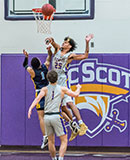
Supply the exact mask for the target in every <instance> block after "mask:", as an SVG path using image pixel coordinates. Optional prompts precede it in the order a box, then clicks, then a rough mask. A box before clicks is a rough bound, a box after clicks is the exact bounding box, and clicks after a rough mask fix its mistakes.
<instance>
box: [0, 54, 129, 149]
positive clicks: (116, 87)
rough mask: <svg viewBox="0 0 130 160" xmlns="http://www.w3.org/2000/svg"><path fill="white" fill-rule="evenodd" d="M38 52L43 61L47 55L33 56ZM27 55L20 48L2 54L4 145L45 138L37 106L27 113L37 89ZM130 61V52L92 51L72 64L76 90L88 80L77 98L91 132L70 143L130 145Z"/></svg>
mask: <svg viewBox="0 0 130 160" xmlns="http://www.w3.org/2000/svg"><path fill="white" fill-rule="evenodd" d="M34 56H38V57H39V58H40V59H41V60H42V61H43V62H44V61H45V58H46V55H44V56H43V55H30V59H31V57H34ZM23 59H24V56H23V55H22V56H21V55H19V56H18V55H15V54H14V55H9V54H7V55H5V54H4V55H2V57H1V64H2V71H1V74H2V80H1V83H2V85H1V86H2V94H1V101H2V103H1V111H2V112H1V124H2V125H1V136H0V142H1V145H40V144H41V139H42V135H41V131H40V127H39V121H38V117H37V113H36V111H35V110H34V111H33V114H32V117H31V119H30V120H28V119H27V111H28V108H29V105H30V104H31V102H32V100H33V99H34V96H35V94H34V87H33V84H32V81H31V80H30V76H29V75H28V73H27V72H26V71H25V70H24V68H23V67H22V62H23ZM129 64H130V54H89V58H88V59H85V60H82V61H74V62H73V63H72V64H70V67H69V71H68V79H69V81H68V82H69V83H68V84H69V86H70V87H71V89H72V90H75V89H76V84H77V83H80V84H81V86H82V89H81V93H80V96H79V97H78V98H75V99H74V103H75V105H76V106H77V107H78V108H79V110H80V113H81V117H82V119H83V121H84V122H85V123H86V125H87V126H88V131H87V133H86V135H84V136H77V138H76V139H75V140H73V141H72V142H69V145H70V146H130V123H129V122H130V116H129V115H130V109H129V108H130V107H129V104H130V103H129V101H130V93H129V92H130V65H129ZM5 66H6V67H5ZM16 82H17V83H16ZM9 126H11V127H9ZM68 136H70V130H69V135H68ZM56 144H57V145H59V140H58V141H57V139H56Z"/></svg>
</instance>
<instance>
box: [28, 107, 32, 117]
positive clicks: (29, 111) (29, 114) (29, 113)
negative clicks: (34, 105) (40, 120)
mask: <svg viewBox="0 0 130 160" xmlns="http://www.w3.org/2000/svg"><path fill="white" fill-rule="evenodd" d="M31 114H32V110H31V109H30V108H29V110H28V119H30V118H31Z"/></svg>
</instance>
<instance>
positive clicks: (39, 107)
mask: <svg viewBox="0 0 130 160" xmlns="http://www.w3.org/2000/svg"><path fill="white" fill-rule="evenodd" d="M39 93H40V91H36V94H35V97H37V96H38V94H39ZM44 103H45V97H43V98H42V99H41V100H40V102H39V103H38V104H37V105H36V109H37V110H44Z"/></svg>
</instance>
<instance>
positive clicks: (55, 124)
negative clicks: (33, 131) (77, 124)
mask: <svg viewBox="0 0 130 160" xmlns="http://www.w3.org/2000/svg"><path fill="white" fill-rule="evenodd" d="M44 122H45V132H46V134H47V135H48V136H50V135H52V134H56V135H57V136H58V137H60V136H62V135H65V134H67V129H66V127H65V124H64V120H63V118H61V117H60V115H59V114H53V115H46V114H45V116H44Z"/></svg>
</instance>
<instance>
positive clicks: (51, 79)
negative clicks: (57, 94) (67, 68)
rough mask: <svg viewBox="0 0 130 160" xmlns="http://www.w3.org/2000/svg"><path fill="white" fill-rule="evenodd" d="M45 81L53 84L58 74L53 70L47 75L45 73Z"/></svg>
mask: <svg viewBox="0 0 130 160" xmlns="http://www.w3.org/2000/svg"><path fill="white" fill-rule="evenodd" d="M47 79H48V81H49V82H51V83H55V82H56V81H57V79H58V74H57V72H56V71H55V70H50V71H49V72H48V73H47Z"/></svg>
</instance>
